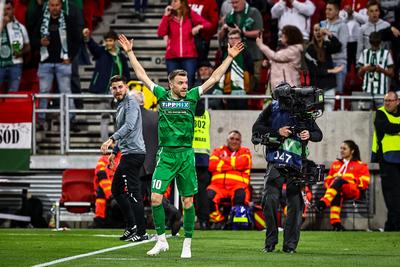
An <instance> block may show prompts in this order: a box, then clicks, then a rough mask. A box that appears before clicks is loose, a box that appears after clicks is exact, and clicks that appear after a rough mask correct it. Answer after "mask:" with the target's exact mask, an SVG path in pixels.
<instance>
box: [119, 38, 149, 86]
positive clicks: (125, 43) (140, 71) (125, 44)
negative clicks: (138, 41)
mask: <svg viewBox="0 0 400 267" xmlns="http://www.w3.org/2000/svg"><path fill="white" fill-rule="evenodd" d="M118 42H119V44H120V45H121V47H122V49H124V51H125V53H126V54H127V55H128V58H129V62H130V63H131V65H132V68H133V71H134V72H135V74H136V76H137V77H138V79H139V80H141V81H142V82H143V83H144V85H146V87H147V88H149V89H150V90H151V88H153V84H154V83H153V81H152V80H150V78H149V76H147V73H146V71H145V70H144V68H143V67H142V65H140V63H139V61H138V60H137V58H136V56H135V53H133V50H132V47H133V40H131V41H129V40H128V39H127V38H126V36H125V35H123V34H121V35H120V36H119V38H118Z"/></svg>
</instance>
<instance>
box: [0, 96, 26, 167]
mask: <svg viewBox="0 0 400 267" xmlns="http://www.w3.org/2000/svg"><path fill="white" fill-rule="evenodd" d="M31 140H32V99H31V98H24V99H21V98H19V99H7V98H6V99H0V171H22V170H29V163H30V154H31V143H32V142H31Z"/></svg>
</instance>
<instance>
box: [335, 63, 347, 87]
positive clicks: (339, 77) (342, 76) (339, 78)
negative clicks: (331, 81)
mask: <svg viewBox="0 0 400 267" xmlns="http://www.w3.org/2000/svg"><path fill="white" fill-rule="evenodd" d="M334 65H335V67H336V66H340V65H344V68H343V70H342V71H341V72H339V73H337V74H336V92H337V93H339V94H341V93H343V88H344V82H345V80H346V75H347V64H346V63H344V64H336V63H334Z"/></svg>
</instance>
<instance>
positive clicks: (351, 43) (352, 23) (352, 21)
mask: <svg viewBox="0 0 400 267" xmlns="http://www.w3.org/2000/svg"><path fill="white" fill-rule="evenodd" d="M346 7H347V8H346V9H345V10H346V11H345V12H346V13H345V14H346V16H345V18H343V16H341V13H339V16H340V17H341V18H342V19H343V20H344V22H345V23H346V25H347V29H348V30H349V39H348V40H347V70H350V67H351V66H355V65H356V62H357V60H356V56H357V41H358V36H359V35H360V23H359V22H358V21H357V20H356V18H355V17H354V14H355V12H354V11H353V9H351V8H349V6H346ZM342 11H343V10H342ZM342 11H340V12H342Z"/></svg>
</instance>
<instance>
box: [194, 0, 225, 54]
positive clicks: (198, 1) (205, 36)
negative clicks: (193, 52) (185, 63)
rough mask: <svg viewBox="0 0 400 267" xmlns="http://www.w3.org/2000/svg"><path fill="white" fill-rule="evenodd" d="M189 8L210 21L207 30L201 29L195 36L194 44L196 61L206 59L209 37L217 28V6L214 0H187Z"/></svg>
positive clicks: (208, 49)
mask: <svg viewBox="0 0 400 267" xmlns="http://www.w3.org/2000/svg"><path fill="white" fill-rule="evenodd" d="M188 3H189V6H190V8H191V10H193V11H194V12H196V13H197V14H199V15H200V16H201V17H202V18H203V19H205V20H206V21H208V22H210V23H211V28H210V29H209V30H202V31H201V32H200V33H199V34H198V35H197V36H196V38H197V40H196V46H197V53H199V55H198V58H197V59H198V61H199V62H201V61H205V60H208V52H209V51H210V41H211V38H212V37H213V36H214V35H215V34H216V33H217V30H218V6H217V3H216V2H215V0H188Z"/></svg>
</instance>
